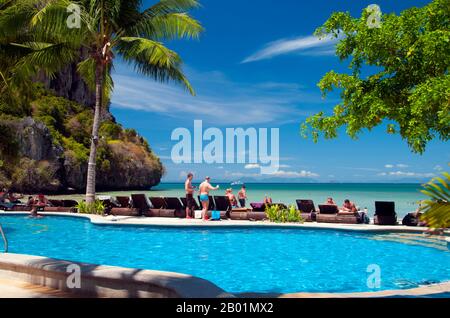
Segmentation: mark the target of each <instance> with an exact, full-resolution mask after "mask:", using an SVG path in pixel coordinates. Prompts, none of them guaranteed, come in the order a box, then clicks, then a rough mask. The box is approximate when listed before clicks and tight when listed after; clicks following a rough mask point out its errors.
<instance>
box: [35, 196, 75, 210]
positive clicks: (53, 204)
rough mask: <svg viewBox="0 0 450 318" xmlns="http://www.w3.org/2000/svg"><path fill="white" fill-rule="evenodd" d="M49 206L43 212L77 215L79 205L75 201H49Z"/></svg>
mask: <svg viewBox="0 0 450 318" xmlns="http://www.w3.org/2000/svg"><path fill="white" fill-rule="evenodd" d="M48 203H49V204H48V206H45V207H44V208H43V209H42V212H61V213H76V212H77V209H76V208H75V206H76V205H77V204H78V202H77V201H74V200H54V199H49V200H48Z"/></svg>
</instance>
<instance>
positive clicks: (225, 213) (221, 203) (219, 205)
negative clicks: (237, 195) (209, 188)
mask: <svg viewBox="0 0 450 318" xmlns="http://www.w3.org/2000/svg"><path fill="white" fill-rule="evenodd" d="M214 205H215V210H216V211H220V218H221V219H228V218H230V211H231V204H230V200H228V198H227V197H226V196H214ZM208 216H211V211H209V212H208Z"/></svg>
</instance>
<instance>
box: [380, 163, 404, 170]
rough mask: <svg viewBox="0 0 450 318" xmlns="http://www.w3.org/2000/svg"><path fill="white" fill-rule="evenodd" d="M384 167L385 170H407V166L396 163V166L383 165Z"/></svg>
mask: <svg viewBox="0 0 450 318" xmlns="http://www.w3.org/2000/svg"><path fill="white" fill-rule="evenodd" d="M384 167H385V168H386V169H393V168H400V169H404V168H408V167H409V166H408V165H405V164H403V163H397V164H395V165H392V164H387V165H384Z"/></svg>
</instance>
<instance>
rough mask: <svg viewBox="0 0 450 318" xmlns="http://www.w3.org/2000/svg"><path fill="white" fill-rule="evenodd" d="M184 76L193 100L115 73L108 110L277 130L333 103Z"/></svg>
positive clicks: (289, 91) (273, 86)
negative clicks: (318, 106)
mask: <svg viewBox="0 0 450 318" xmlns="http://www.w3.org/2000/svg"><path fill="white" fill-rule="evenodd" d="M189 73H190V74H189V78H191V81H192V82H193V84H194V87H196V88H197V96H195V97H192V96H190V95H189V94H187V93H186V92H185V91H183V90H182V89H180V88H179V87H175V86H174V85H166V84H160V83H157V82H155V81H153V80H151V79H146V78H136V77H135V76H130V75H126V74H125V75H124V74H122V73H120V72H117V73H116V74H114V80H115V87H114V94H113V98H112V107H116V108H126V109H132V110H139V111H147V112H153V113H158V114H162V115H165V116H168V117H175V118H179V119H189V120H191V119H192V120H193V119H198V118H201V119H203V120H204V121H205V122H207V123H208V124H214V125H216V126H226V125H233V126H236V125H255V124H265V123H277V126H280V125H282V124H284V123H289V122H297V121H298V120H299V117H302V116H309V115H311V114H313V113H314V112H315V111H314V106H311V105H312V104H314V105H315V104H324V103H332V102H333V101H331V100H329V101H327V102H324V101H323V99H322V98H321V96H320V94H319V92H317V93H311V92H308V91H306V90H304V89H303V88H302V87H301V86H300V85H297V84H295V83H294V84H293V83H274V82H268V83H256V84H255V83H241V82H239V83H238V82H233V81H231V80H228V79H226V77H225V76H224V75H223V74H222V73H220V72H205V73H201V72H196V71H194V70H189ZM196 84H198V85H196ZM305 105H309V106H305ZM308 107H310V108H308Z"/></svg>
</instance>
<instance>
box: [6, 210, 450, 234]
mask: <svg viewBox="0 0 450 318" xmlns="http://www.w3.org/2000/svg"><path fill="white" fill-rule="evenodd" d="M28 214H29V212H16V211H14V212H9V211H0V215H28ZM40 214H42V215H44V216H58V217H74V218H84V219H88V220H90V222H91V223H92V224H95V225H108V226H109V225H111V226H149V227H152V226H153V227H174V228H284V229H317V230H321V229H323V230H337V231H348V232H366V233H386V232H390V233H401V232H407V233H423V232H424V231H426V230H427V229H428V228H426V227H417V226H416V227H412V226H404V225H386V226H381V225H374V224H337V223H316V222H305V223H283V224H280V223H271V222H266V221H243V220H237V221H232V220H222V221H217V222H215V221H214V222H213V221H211V222H204V221H201V220H196V219H193V220H187V219H176V218H158V217H154V218H148V217H126V216H116V217H113V216H100V215H91V214H79V213H60V212H42V213H40ZM444 235H445V236H447V237H448V236H449V235H450V230H446V231H445V232H444Z"/></svg>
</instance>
